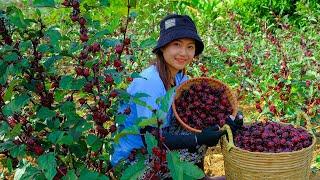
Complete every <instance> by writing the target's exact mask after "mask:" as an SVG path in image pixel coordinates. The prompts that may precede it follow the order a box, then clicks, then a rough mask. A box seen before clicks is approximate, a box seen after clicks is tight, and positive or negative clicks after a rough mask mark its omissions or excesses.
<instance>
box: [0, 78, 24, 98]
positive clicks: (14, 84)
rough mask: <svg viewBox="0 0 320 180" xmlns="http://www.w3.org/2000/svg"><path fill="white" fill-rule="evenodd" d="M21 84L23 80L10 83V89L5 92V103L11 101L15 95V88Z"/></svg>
mask: <svg viewBox="0 0 320 180" xmlns="http://www.w3.org/2000/svg"><path fill="white" fill-rule="evenodd" d="M21 82H22V80H21V79H14V80H12V81H11V82H10V84H9V87H8V88H7V89H6V90H5V93H4V95H3V99H4V101H10V99H11V97H12V95H13V93H12V92H13V89H14V87H15V86H16V85H18V84H19V83H21Z"/></svg>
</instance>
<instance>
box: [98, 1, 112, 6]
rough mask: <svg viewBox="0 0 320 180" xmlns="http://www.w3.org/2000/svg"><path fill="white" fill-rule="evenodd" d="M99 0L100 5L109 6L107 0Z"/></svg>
mask: <svg viewBox="0 0 320 180" xmlns="http://www.w3.org/2000/svg"><path fill="white" fill-rule="evenodd" d="M99 2H100V5H101V6H102V7H105V6H107V7H109V6H110V1H109V0H99Z"/></svg>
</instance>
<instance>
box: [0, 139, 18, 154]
mask: <svg viewBox="0 0 320 180" xmlns="http://www.w3.org/2000/svg"><path fill="white" fill-rule="evenodd" d="M14 146H15V144H13V142H12V141H5V142H2V143H0V152H4V151H7V150H9V149H12V148H13V147H14Z"/></svg>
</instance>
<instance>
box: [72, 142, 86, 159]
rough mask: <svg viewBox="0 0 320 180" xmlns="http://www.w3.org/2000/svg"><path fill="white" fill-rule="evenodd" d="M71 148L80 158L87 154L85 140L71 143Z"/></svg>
mask: <svg viewBox="0 0 320 180" xmlns="http://www.w3.org/2000/svg"><path fill="white" fill-rule="evenodd" d="M70 150H71V152H72V153H74V154H75V155H76V156H77V157H78V158H82V157H84V156H86V155H87V152H88V148H87V145H86V143H85V142H84V141H79V142H78V143H74V144H72V145H70Z"/></svg>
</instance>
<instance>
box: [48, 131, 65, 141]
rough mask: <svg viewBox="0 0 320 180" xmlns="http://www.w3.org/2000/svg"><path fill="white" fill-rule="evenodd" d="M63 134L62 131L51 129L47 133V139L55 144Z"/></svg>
mask: <svg viewBox="0 0 320 180" xmlns="http://www.w3.org/2000/svg"><path fill="white" fill-rule="evenodd" d="M63 135H64V132H63V131H53V132H51V133H50V134H49V135H48V140H49V141H50V142H52V143H53V144H56V143H57V141H59V140H60V139H61V138H62V137H63Z"/></svg>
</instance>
